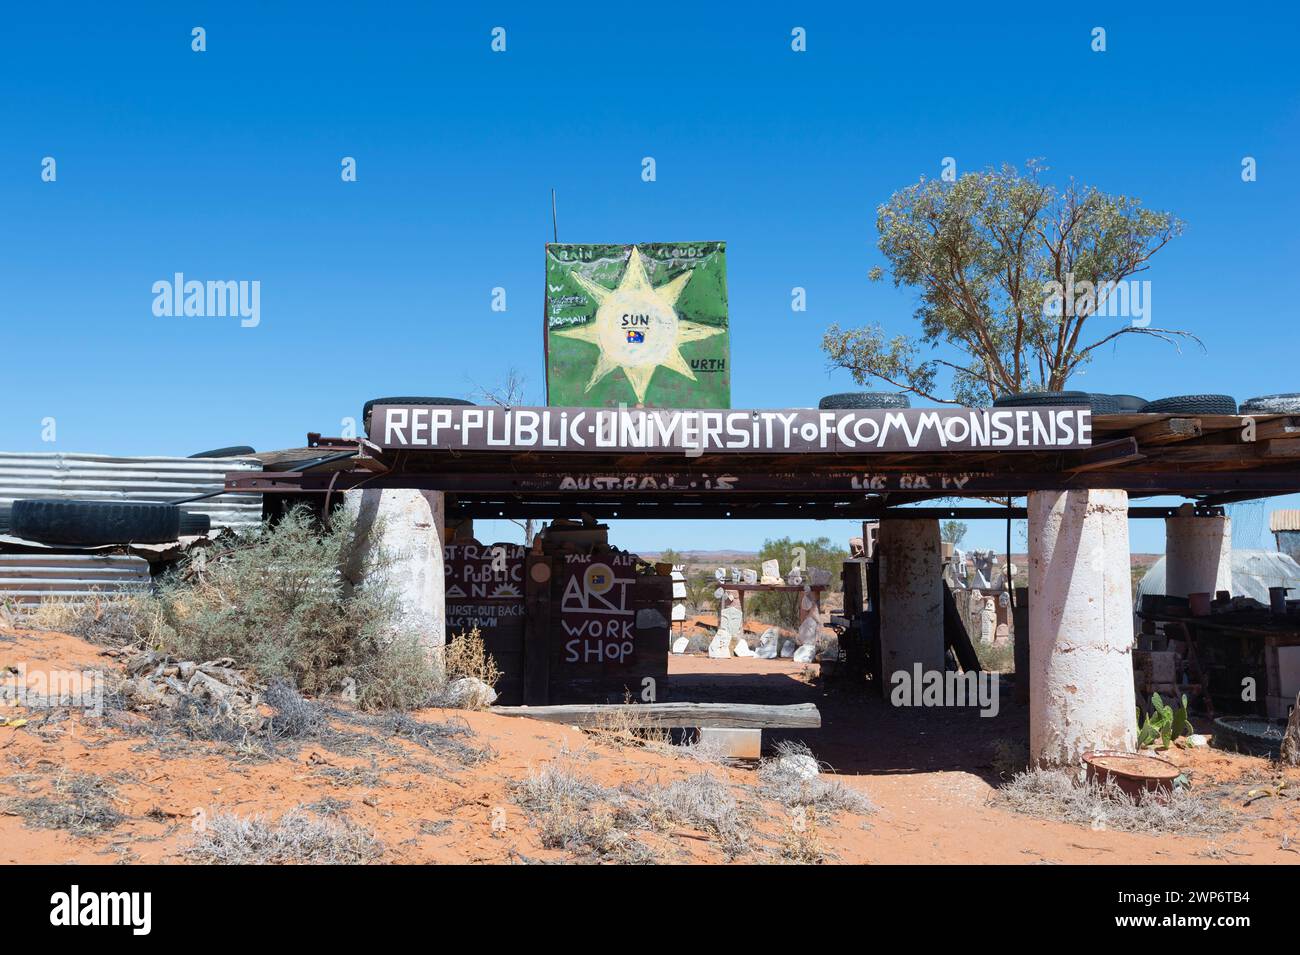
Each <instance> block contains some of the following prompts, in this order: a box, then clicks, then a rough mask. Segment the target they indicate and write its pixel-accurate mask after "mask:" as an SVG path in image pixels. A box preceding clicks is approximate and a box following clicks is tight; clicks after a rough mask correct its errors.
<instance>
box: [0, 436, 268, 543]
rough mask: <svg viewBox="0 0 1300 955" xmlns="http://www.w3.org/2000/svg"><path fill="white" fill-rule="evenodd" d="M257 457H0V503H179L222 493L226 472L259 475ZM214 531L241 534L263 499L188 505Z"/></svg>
mask: <svg viewBox="0 0 1300 955" xmlns="http://www.w3.org/2000/svg"><path fill="white" fill-rule="evenodd" d="M260 467H261V465H260V464H259V462H258V461H257V459H256V458H251V457H244V458H171V457H130V458H124V457H113V456H111V455H106V454H63V453H47V454H15V453H9V452H0V504H9V503H12V502H13V500H14V499H15V498H38V497H57V498H64V499H72V500H83V501H162V502H166V501H179V500H183V499H184V498H188V497H194V496H196V495H199V494H208V493H211V492H212V491H216V490H219V489H220V488H221V487H222V486H223V485H224V482H225V475H226V472H227V471H245V470H257V469H259V468H260ZM185 509H186V510H187V511H193V512H195V513H198V514H207V515H208V516H209V517H210V518H211V519H212V526H213V527H214V528H217V527H233V528H235V529H237V530H238V529H243V528H247V527H250V526H252V525H256V524H257V523H258V522H260V521H261V519H262V497H261V495H260V494H223V495H221V496H220V497H214V498H211V499H209V500H206V501H195V502H194V503H193V504H186V505H185Z"/></svg>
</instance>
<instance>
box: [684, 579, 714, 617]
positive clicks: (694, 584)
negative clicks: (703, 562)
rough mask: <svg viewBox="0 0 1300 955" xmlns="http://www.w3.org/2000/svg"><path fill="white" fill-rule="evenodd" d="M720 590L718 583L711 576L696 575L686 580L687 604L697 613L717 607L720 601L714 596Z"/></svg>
mask: <svg viewBox="0 0 1300 955" xmlns="http://www.w3.org/2000/svg"><path fill="white" fill-rule="evenodd" d="M717 589H718V582H717V581H716V580H714V579H713V577H712V576H711V575H709V574H696V575H695V576H693V577H687V578H686V603H687V604H688V605H689V607H690V609H691V610H692V611H693V612H695V613H700V612H701V611H702V610H704V608H706V607H716V606H717V605H718V599H717V598H716V597H714V596H713V594H714V591H716V590H717Z"/></svg>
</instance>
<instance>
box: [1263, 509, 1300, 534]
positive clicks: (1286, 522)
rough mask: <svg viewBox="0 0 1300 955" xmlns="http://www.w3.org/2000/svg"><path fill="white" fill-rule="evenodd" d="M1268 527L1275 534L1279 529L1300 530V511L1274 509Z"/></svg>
mask: <svg viewBox="0 0 1300 955" xmlns="http://www.w3.org/2000/svg"><path fill="white" fill-rule="evenodd" d="M1268 529H1269V530H1270V531H1272V532H1273V533H1274V534H1276V533H1277V532H1278V531H1300V511H1296V510H1290V511H1274V512H1273V513H1272V514H1270V515H1269V518H1268Z"/></svg>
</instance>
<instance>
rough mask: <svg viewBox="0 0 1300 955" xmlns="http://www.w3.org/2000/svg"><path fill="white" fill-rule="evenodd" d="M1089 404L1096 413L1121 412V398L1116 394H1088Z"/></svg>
mask: <svg viewBox="0 0 1300 955" xmlns="http://www.w3.org/2000/svg"><path fill="white" fill-rule="evenodd" d="M1088 399H1089V405H1090V407H1091V408H1092V413H1093V414H1095V415H1104V414H1119V413H1120V410H1119V398H1118V397H1117V396H1116V395H1098V394H1090V395H1088Z"/></svg>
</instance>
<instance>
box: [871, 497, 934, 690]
mask: <svg viewBox="0 0 1300 955" xmlns="http://www.w3.org/2000/svg"><path fill="white" fill-rule="evenodd" d="M875 558H876V561H877V564H878V567H879V571H880V655H881V661H882V667H881V672H882V675H883V677H884V679H883V681H882V682H883V685H882V687H881V690H882V692H883V693H885V694H888V692H889V689H890V687H891V686H892V684H891V683H890V676H891V675H892V674H894V673H896V672H898V671H899V670H904V671H907V672H908V673H909V674H910V673H911V672H912V667H913V665H914V664H917V663H920V664H921V666H922V668H923V669H925V670H927V671H930V670H933V671H937V672H939V673H942V672H943V670H944V643H943V576H942V571H943V564H942V561H941V559H940V551H939V522H938V521H934V520H904V519H902V518H897V519H895V518H892V517H891V518H887V519H885V520H882V521H881V522H880V530H879V532H878V536H877V542H876V550H875Z"/></svg>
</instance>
